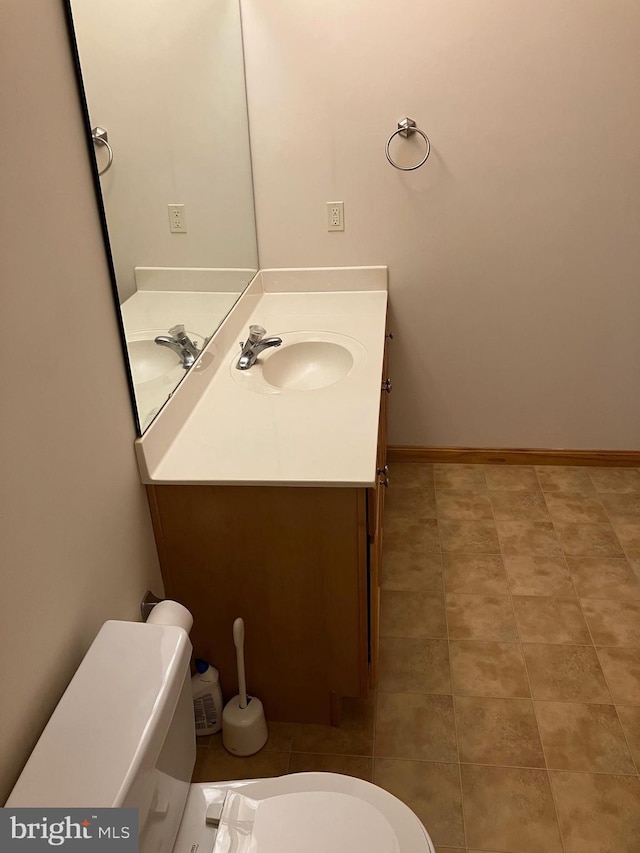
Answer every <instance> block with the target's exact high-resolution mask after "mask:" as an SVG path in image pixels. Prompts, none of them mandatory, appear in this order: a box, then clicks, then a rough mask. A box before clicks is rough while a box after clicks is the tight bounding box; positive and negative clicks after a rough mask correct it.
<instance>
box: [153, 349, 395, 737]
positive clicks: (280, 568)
mask: <svg viewBox="0 0 640 853" xmlns="http://www.w3.org/2000/svg"><path fill="white" fill-rule="evenodd" d="M385 364H386V361H385ZM384 378H386V373H385V377H384ZM381 397H382V401H381V406H380V430H379V445H378V468H379V469H381V470H382V469H384V465H385V452H386V405H387V398H388V394H387V393H386V392H384V391H383V392H382V394H381ZM383 478H384V474H382V475H381V476H380V477H379V480H380V482H379V483H378V484H377V485H376V487H375V488H371V489H366V488H337V487H336V488H334V487H328V488H319V487H285V486H207V485H202V486H200V485H193V486H192V485H189V486H181V485H176V486H173V485H159V486H148V487H147V490H148V497H149V503H150V506H151V512H152V518H153V525H154V531H155V536H156V542H157V546H158V553H159V557H160V565H161V568H162V575H163V579H164V584H165V593H166V596H167V597H168V598H172V599H175V600H177V601H179V602H181V603H182V604H184V605H185V606H186V607H188V608H189V610H190V611H191V612H192V613H193V617H194V626H193V630H192V632H191V640H192V642H193V646H194V650H195V653H196V655H197V656H198V657H202V658H204V659H205V660H207V661H208V662H210V663H212V664H213V665H215V666H216V667H217V668H218V669H219V670H220V679H221V685H222V690H223V693H224V696H225V698H226V699H229V698H231V697H232V696H233V695H234V694H235V693H236V692H237V677H236V662H235V649H234V645H233V639H232V625H233V621H234V619H235V618H236V617H237V616H242V617H243V618H244V620H245V626H246V640H245V654H246V662H247V683H248V687H249V691H250V692H253V693H255V695H256V696H259V697H260V699H261V700H262V702H263V703H264V706H265V712H266V715H267V719H271V720H282V721H288V722H324V723H327V722H331V723H333V724H338V722H339V715H340V698H341V697H342V696H365V695H366V693H367V691H368V689H369V687H370V685H372V684H374V683H375V679H376V674H377V658H378V652H377V649H378V630H379V607H380V592H379V584H380V579H379V575H380V557H381V547H382V513H383V508H384V490H385V487H384V485H382V482H383Z"/></svg>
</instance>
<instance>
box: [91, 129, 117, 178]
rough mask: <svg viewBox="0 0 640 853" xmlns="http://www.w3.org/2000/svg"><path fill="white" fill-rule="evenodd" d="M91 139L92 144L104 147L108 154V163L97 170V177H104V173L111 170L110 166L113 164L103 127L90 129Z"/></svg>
mask: <svg viewBox="0 0 640 853" xmlns="http://www.w3.org/2000/svg"><path fill="white" fill-rule="evenodd" d="M91 138H92V139H93V143H94V145H95V144H100V145H106V146H107V151H108V152H109V162H108V163H107V165H106V166H105V167H104V169H102V170H100V169H98V174H99V175H104V173H105V172H108V171H109V169H110V168H111V164H112V163H113V148H112V147H111V146H110V145H109V134H108V133H107V131H106V130H105V129H104V128H103V127H92V128H91Z"/></svg>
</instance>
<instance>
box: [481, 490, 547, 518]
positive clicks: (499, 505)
mask: <svg viewBox="0 0 640 853" xmlns="http://www.w3.org/2000/svg"><path fill="white" fill-rule="evenodd" d="M489 498H490V499H491V506H492V507H493V514H494V516H495V519H496V521H550V520H551V519H550V517H549V512H548V510H547V505H546V503H545V501H544V497H543V496H542V492H539V491H538V492H515V491H511V492H509V491H504V492H489Z"/></svg>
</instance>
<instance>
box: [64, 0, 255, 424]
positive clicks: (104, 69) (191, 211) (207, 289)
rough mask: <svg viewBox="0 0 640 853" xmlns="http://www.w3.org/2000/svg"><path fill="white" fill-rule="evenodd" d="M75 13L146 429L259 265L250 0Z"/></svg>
mask: <svg viewBox="0 0 640 853" xmlns="http://www.w3.org/2000/svg"><path fill="white" fill-rule="evenodd" d="M68 11H69V16H70V21H71V22H72V26H73V32H74V34H75V40H76V44H77V52H78V58H79V67H80V72H81V76H82V84H83V86H84V93H85V98H86V102H87V111H88V117H89V123H90V126H91V135H92V138H93V149H94V153H95V159H96V165H97V169H98V172H99V173H100V178H99V182H100V195H101V201H102V204H103V207H104V214H105V218H106V225H107V229H108V244H109V245H110V250H111V257H112V265H113V270H114V271H115V284H116V287H117V294H118V303H119V305H120V310H121V317H122V323H123V328H124V336H125V338H126V344H127V353H128V360H129V367H130V374H131V383H132V387H133V390H134V395H135V402H136V407H137V414H138V423H139V426H140V430H139V431H140V433H142V432H144V430H145V429H146V428H147V426H148V425H149V424H150V423H151V421H152V420H153V418H154V417H155V415H156V414H157V413H158V411H159V410H160V409H161V408H162V406H163V405H164V403H165V402H166V400H167V399H168V397H169V396H170V395H171V393H172V392H173V391H174V389H175V387H176V386H177V385H178V383H179V382H180V381H181V379H182V378H183V377H184V375H185V373H186V370H187V369H188V367H189V366H190V364H191V363H192V362H193V360H194V357H197V354H198V352H199V351H200V350H201V348H202V346H203V345H204V344H205V343H206V341H207V339H208V338H209V337H210V336H211V335H212V334H213V332H214V331H215V329H216V328H217V327H218V325H219V324H220V323H221V322H222V320H223V319H224V317H225V316H226V314H227V313H228V311H229V310H230V309H231V307H232V306H233V305H234V304H235V302H236V300H237V299H238V297H239V296H240V294H241V293H242V291H243V290H244V288H245V286H246V285H247V284H248V282H249V281H250V280H251V278H252V277H253V276H254V274H255V272H256V270H257V268H258V253H257V244H256V230H255V213H254V206H253V185H252V174H251V154H250V149H249V130H248V120H247V101H246V91H245V79H244V56H243V47H242V28H241V19H240V8H239V0H182V2H180V3H176V2H175V0H69V10H68ZM72 35H73V34H72Z"/></svg>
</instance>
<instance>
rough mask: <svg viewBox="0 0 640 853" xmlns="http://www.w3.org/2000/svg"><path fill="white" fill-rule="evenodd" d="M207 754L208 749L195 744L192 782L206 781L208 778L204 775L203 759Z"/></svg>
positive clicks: (204, 759)
mask: <svg viewBox="0 0 640 853" xmlns="http://www.w3.org/2000/svg"><path fill="white" fill-rule="evenodd" d="M208 755H209V749H208V747H206V746H196V763H195V766H194V768H193V773H192V774H191V781H192V782H208V781H209V780H208V779H207V778H206V776H205V775H204V773H205V770H204V767H205V761H206V759H207V756H208Z"/></svg>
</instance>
